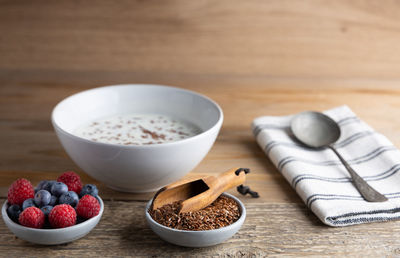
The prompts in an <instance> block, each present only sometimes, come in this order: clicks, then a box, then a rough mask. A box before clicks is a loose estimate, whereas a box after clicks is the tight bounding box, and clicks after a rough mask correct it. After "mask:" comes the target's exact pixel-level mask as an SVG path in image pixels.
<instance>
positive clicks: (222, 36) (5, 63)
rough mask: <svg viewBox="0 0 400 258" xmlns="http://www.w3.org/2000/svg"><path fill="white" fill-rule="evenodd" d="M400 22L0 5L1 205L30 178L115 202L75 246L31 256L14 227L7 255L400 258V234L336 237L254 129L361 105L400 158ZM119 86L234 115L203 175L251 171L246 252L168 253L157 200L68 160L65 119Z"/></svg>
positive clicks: (249, 9)
mask: <svg viewBox="0 0 400 258" xmlns="http://www.w3.org/2000/svg"><path fill="white" fill-rule="evenodd" d="M399 16H400V4H399V2H398V1H372V0H355V1H346V0H338V1H328V0H305V1H289V0H278V1H273V0H271V1H262V0H250V1H238V0H233V1H228V0H222V1H211V0H199V1H183V0H166V1H154V0H150V1H140V0H136V1H132V0H124V1H122V0H117V1H113V2H110V1H105V0H99V1H96V2H95V3H93V2H88V1H81V0H77V1H67V0H61V1H46V0H38V1H27V0H21V1H18V0H17V1H5V0H0V146H1V148H0V198H2V199H1V201H3V200H5V198H6V195H7V188H8V186H9V185H10V184H11V183H12V182H13V181H14V180H15V179H16V178H19V177H26V178H28V179H30V180H31V181H32V182H33V183H34V184H36V183H38V182H39V181H40V180H42V179H45V178H47V179H52V178H56V177H57V176H58V174H59V173H60V172H62V171H65V170H69V169H72V170H75V171H77V172H78V173H79V174H80V175H81V177H82V179H83V181H84V182H86V183H96V184H98V186H99V188H100V193H101V196H102V198H103V199H104V200H105V213H104V217H103V219H102V220H101V222H100V224H99V225H98V226H97V227H96V228H95V229H94V231H93V232H92V233H90V234H89V235H88V236H87V237H85V238H83V239H81V240H79V241H75V242H73V243H70V244H67V245H60V246H55V247H43V246H36V245H32V244H29V243H27V242H24V241H22V240H19V239H15V238H14V237H13V235H12V234H11V233H10V232H9V231H8V230H7V229H6V227H5V225H4V223H3V222H0V254H1V255H0V256H2V255H4V256H27V255H32V256H83V257H87V256H99V255H102V256H150V255H154V256H184V257H186V256H237V257H242V256H249V257H250V256H266V255H269V256H278V255H285V256H302V255H315V256H398V255H400V242H399V240H398V239H399V238H398V237H397V233H398V232H399V231H400V223H399V222H398V221H395V222H388V223H374V224H368V225H360V226H353V227H348V228H340V229H338V228H329V227H327V226H324V225H322V224H321V223H320V222H319V221H318V219H317V218H316V217H315V216H314V215H313V214H312V213H311V212H310V211H309V210H308V209H307V208H306V207H305V206H304V204H303V203H302V201H301V199H300V198H299V197H298V196H297V194H296V193H295V191H294V190H293V189H292V188H291V187H290V185H289V184H288V183H287V182H286V181H285V179H284V178H283V177H282V176H281V174H280V173H279V172H278V171H277V170H276V169H275V167H274V166H273V165H272V163H271V162H270V161H269V160H268V159H267V158H266V157H265V155H264V154H263V152H262V150H261V149H260V148H259V147H258V145H257V143H256V142H255V140H254V138H253V136H252V134H251V130H250V124H251V122H252V120H253V119H254V118H255V117H258V116H263V115H287V114H292V113H297V112H300V111H303V110H324V109H328V108H332V107H335V106H338V105H343V104H347V105H349V106H350V107H351V108H352V109H353V111H355V112H356V113H357V114H358V115H359V116H360V117H361V118H362V119H363V120H365V121H366V122H367V123H369V124H370V125H371V126H372V127H374V128H375V129H376V130H377V131H379V132H381V133H383V134H384V135H386V136H387V137H388V138H389V139H390V140H391V141H392V142H393V143H394V144H395V145H397V146H399V147H400V133H399V132H400V122H399V119H398V110H399V108H400V102H399V98H400V86H399V85H400V76H399V75H400V65H399V64H400V45H399V42H400V20H399V19H398V17H399ZM118 83H153V84H166V85H174V86H178V87H181V88H185V89H190V90H195V91H197V92H200V93H202V94H205V95H207V96H209V97H211V98H212V99H214V100H215V101H217V102H218V103H219V104H220V105H221V107H222V109H223V111H224V117H225V119H224V124H223V127H222V130H221V132H220V134H219V136H218V139H217V141H216V143H215V145H214V146H213V148H212V150H211V151H210V153H209V154H208V155H207V157H206V158H205V159H204V160H203V161H202V162H201V163H200V165H199V166H198V167H196V168H195V169H194V171H193V172H192V173H191V174H192V175H199V174H205V175H214V174H216V173H220V172H223V171H225V170H227V169H229V168H231V167H249V168H251V170H252V172H251V173H250V174H249V175H247V183H246V184H248V185H250V186H251V187H252V188H253V189H254V190H256V191H258V192H259V193H260V196H261V197H260V198H259V199H251V198H248V197H242V196H240V197H239V198H241V199H242V200H243V201H244V203H245V205H246V207H247V211H248V218H247V220H246V223H245V225H244V226H243V228H242V229H241V230H240V231H239V233H238V234H237V235H235V236H234V237H233V238H232V239H230V240H228V241H227V242H226V243H223V244H221V245H218V246H215V247H211V248H202V249H192V248H181V247H177V246H173V245H170V244H167V243H165V242H163V241H161V240H160V239H159V238H158V237H157V236H155V235H154V234H153V233H152V232H151V230H150V229H149V227H148V226H146V224H145V220H144V211H143V209H144V205H145V201H147V200H149V199H150V198H151V197H152V195H153V193H147V194H127V193H119V192H115V191H113V190H110V189H107V188H106V187H105V186H104V185H102V184H100V183H98V182H96V181H95V180H94V179H92V178H90V177H89V176H87V175H86V174H85V173H84V172H83V171H81V170H80V169H79V168H78V167H77V166H76V165H75V164H74V163H73V162H72V161H71V160H70V159H69V157H68V156H67V155H66V153H65V152H64V150H63V149H62V147H61V145H60V143H59V142H58V140H57V138H56V136H55V134H54V132H53V129H52V125H51V122H50V115H51V111H52V108H53V107H54V106H55V105H56V104H57V103H58V102H59V101H61V100H62V99H63V98H65V97H67V96H69V95H71V94H74V93H76V92H79V91H82V90H85V89H89V88H93V87H97V86H102V85H110V84H118ZM189 176H190V174H189ZM230 192H231V193H233V194H234V195H236V196H239V195H238V193H236V192H235V190H231V191H230Z"/></svg>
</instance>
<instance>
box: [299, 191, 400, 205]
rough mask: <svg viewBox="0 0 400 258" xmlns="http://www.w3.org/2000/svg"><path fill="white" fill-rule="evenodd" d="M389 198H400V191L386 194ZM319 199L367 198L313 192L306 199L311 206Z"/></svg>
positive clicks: (355, 199)
mask: <svg viewBox="0 0 400 258" xmlns="http://www.w3.org/2000/svg"><path fill="white" fill-rule="evenodd" d="M384 195H385V196H386V197H387V198H388V199H396V198H400V192H397V193H388V194H384ZM318 200H328V201H334V200H346V201H362V202H365V199H364V198H363V197H362V196H361V195H357V196H355V195H341V194H312V195H310V196H309V197H308V198H307V200H306V205H307V206H308V207H309V208H311V206H312V204H313V203H314V202H315V201H318Z"/></svg>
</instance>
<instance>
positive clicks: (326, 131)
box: [291, 111, 388, 202]
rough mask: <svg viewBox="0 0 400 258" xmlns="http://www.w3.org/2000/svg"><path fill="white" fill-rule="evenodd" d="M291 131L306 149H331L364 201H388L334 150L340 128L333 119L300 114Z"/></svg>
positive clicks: (322, 115)
mask: <svg viewBox="0 0 400 258" xmlns="http://www.w3.org/2000/svg"><path fill="white" fill-rule="evenodd" d="M291 130H292V132H293V134H294V136H295V137H296V138H297V139H298V140H299V141H300V142H302V143H303V144H304V145H306V146H308V147H311V148H324V147H328V148H329V149H331V150H332V151H333V152H334V153H335V154H336V155H337V156H338V158H339V160H340V161H341V162H342V164H343V165H344V167H345V168H346V169H347V171H348V172H349V174H350V176H351V178H352V180H353V184H354V186H355V187H356V188H357V190H358V191H359V192H360V194H361V195H362V197H364V199H365V200H366V201H369V202H384V201H387V200H388V199H387V198H386V197H385V196H384V195H382V194H380V193H379V192H378V191H376V190H375V189H374V188H372V187H371V186H370V185H369V184H368V183H367V182H366V181H365V180H364V179H363V178H362V177H361V176H359V175H358V173H357V172H356V171H354V170H353V169H352V167H351V166H350V165H349V164H348V163H347V161H346V160H345V159H344V158H343V157H342V156H341V155H340V153H339V152H338V151H337V150H336V148H335V147H334V145H333V144H334V143H335V142H336V141H337V140H338V139H339V138H340V127H339V126H338V124H337V123H336V122H335V121H334V120H333V119H331V118H330V117H328V116H326V115H324V114H322V113H319V112H314V111H306V112H302V113H300V114H298V115H296V116H295V117H294V118H293V119H292V122H291Z"/></svg>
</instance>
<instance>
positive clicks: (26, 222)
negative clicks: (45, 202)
mask: <svg viewBox="0 0 400 258" xmlns="http://www.w3.org/2000/svg"><path fill="white" fill-rule="evenodd" d="M19 223H20V224H21V225H22V226H25V227H30V228H42V227H43V224H44V214H43V212H42V211H41V210H40V209H39V208H36V207H29V208H26V209H25V210H24V211H23V212H22V213H21V214H20V215H19Z"/></svg>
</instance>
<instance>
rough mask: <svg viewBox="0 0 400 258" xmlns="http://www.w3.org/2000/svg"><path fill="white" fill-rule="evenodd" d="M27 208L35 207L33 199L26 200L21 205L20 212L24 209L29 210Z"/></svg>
mask: <svg viewBox="0 0 400 258" xmlns="http://www.w3.org/2000/svg"><path fill="white" fill-rule="evenodd" d="M29 207H35V202H34V201H33V198H29V199H26V200H25V201H24V202H23V203H22V210H25V209H26V208H29Z"/></svg>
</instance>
